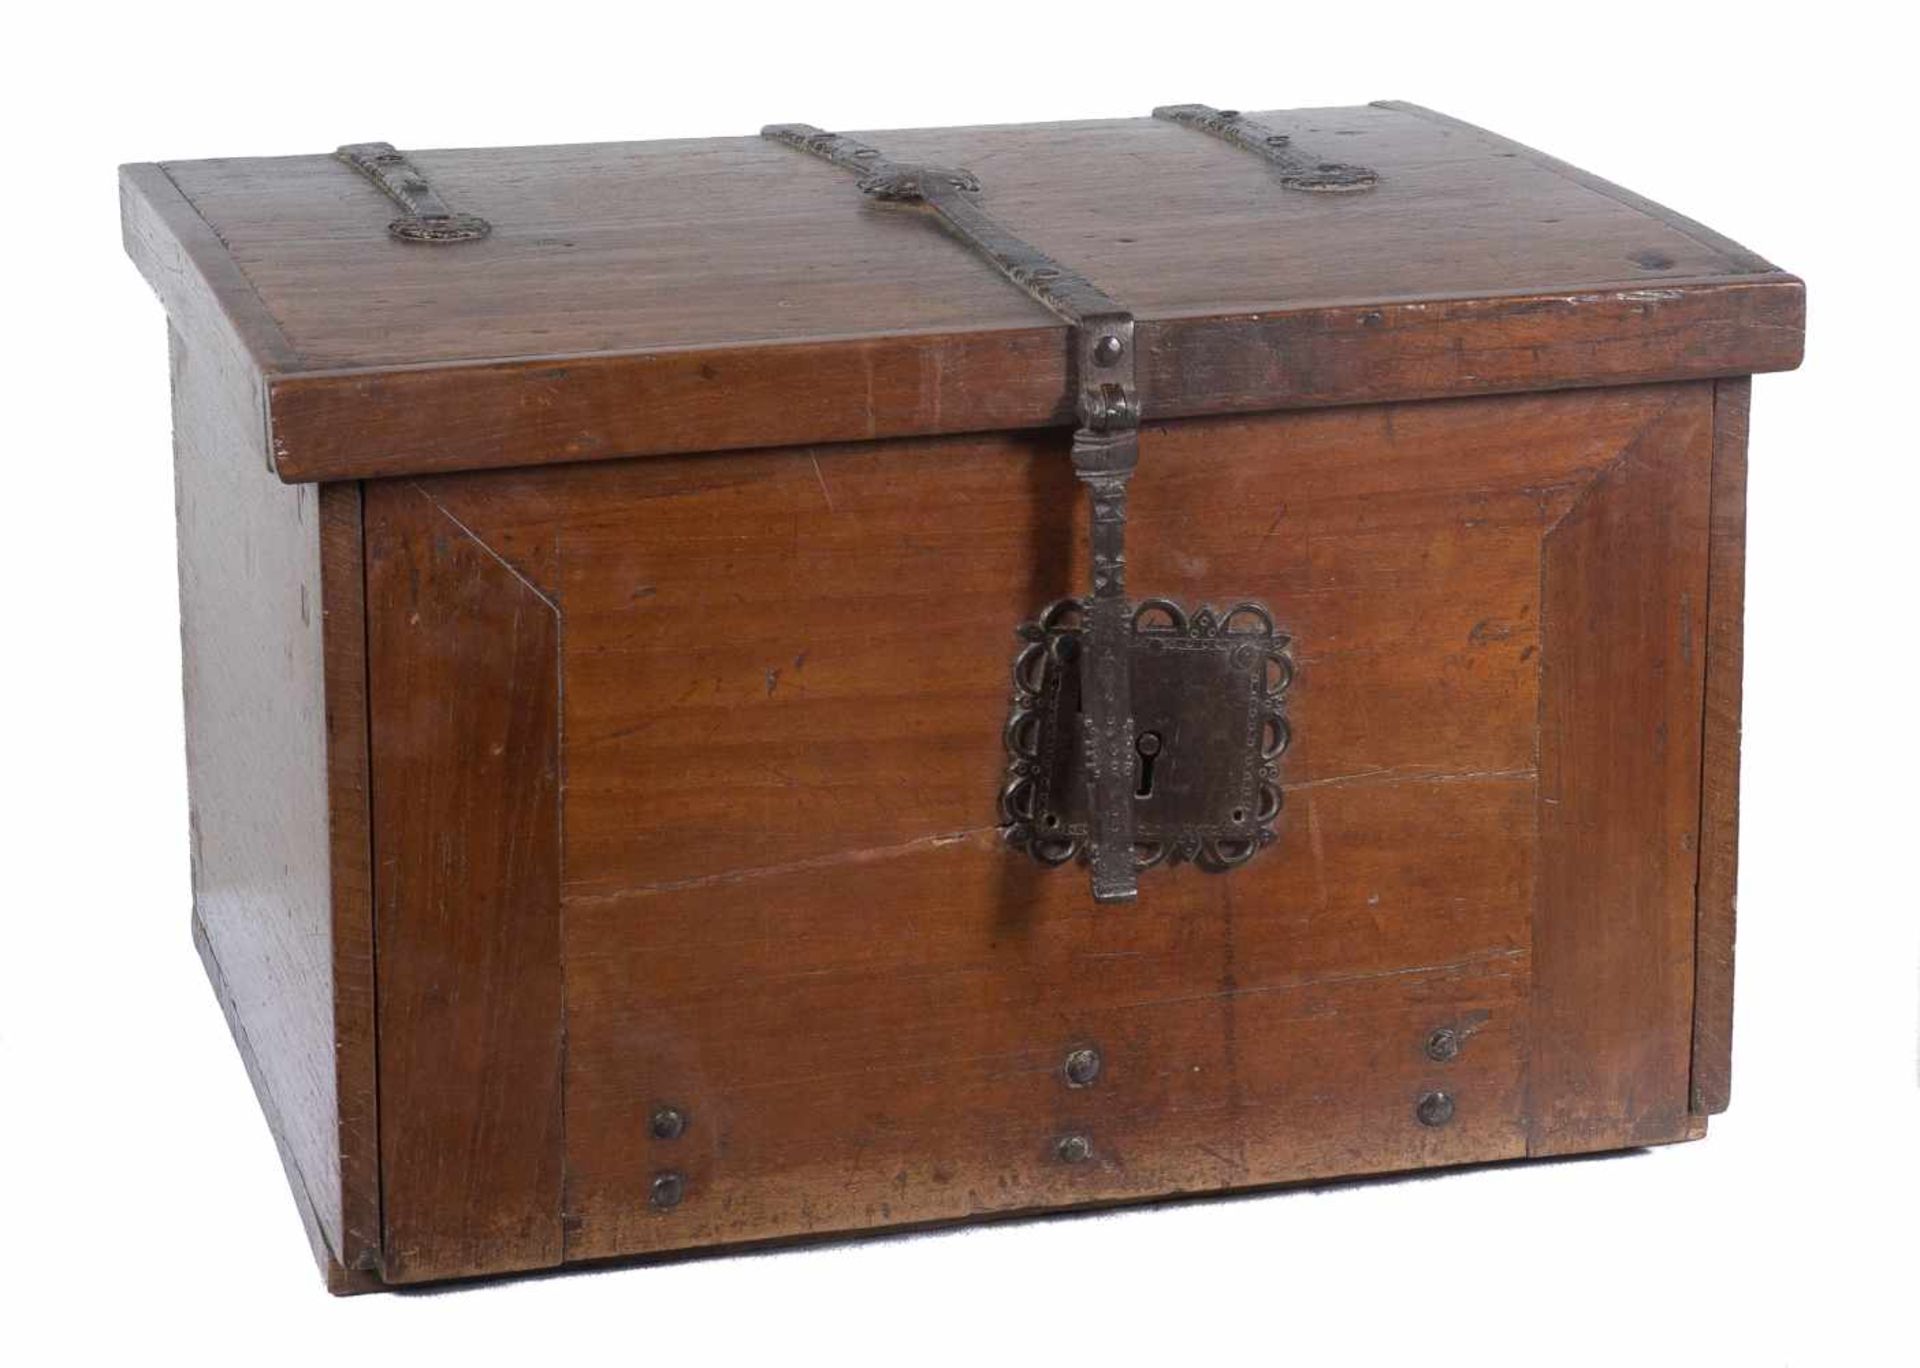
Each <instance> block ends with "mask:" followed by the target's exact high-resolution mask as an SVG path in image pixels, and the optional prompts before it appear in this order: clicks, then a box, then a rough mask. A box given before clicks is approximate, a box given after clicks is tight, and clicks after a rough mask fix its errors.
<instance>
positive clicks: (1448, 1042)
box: [1427, 1026, 1460, 1064]
mask: <svg viewBox="0 0 1920 1368" xmlns="http://www.w3.org/2000/svg"><path fill="white" fill-rule="evenodd" d="M1459 1053H1460V1033H1459V1032H1458V1031H1456V1030H1454V1029H1453V1027H1451V1026H1442V1027H1440V1028H1438V1029H1437V1030H1435V1031H1434V1033H1433V1034H1432V1035H1430V1036H1428V1037H1427V1058H1428V1059H1432V1060H1436V1061H1438V1062H1439V1063H1442V1064H1444V1063H1446V1062H1447V1061H1448V1060H1449V1059H1452V1058H1453V1057H1454V1056H1455V1055H1457V1054H1459Z"/></svg>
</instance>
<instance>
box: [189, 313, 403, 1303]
mask: <svg viewBox="0 0 1920 1368" xmlns="http://www.w3.org/2000/svg"><path fill="white" fill-rule="evenodd" d="M200 336H201V337H202V339H203V342H202V343H200V344H195V343H193V342H192V341H190V340H189V339H187V338H185V337H184V336H183V335H182V334H181V333H179V332H178V331H175V332H173V334H172V339H173V349H172V352H173V396H174V450H175V474H176V503H177V508H178V514H179V520H180V605H181V625H182V631H181V643H182V659H183V663H184V668H185V694H186V737H187V772H188V783H189V786H190V791H191V812H192V831H191V835H192V854H193V884H194V921H195V928H196V939H197V940H198V941H199V942H200V948H201V954H202V958H203V959H204V960H205V962H206V964H207V967H208V971H209V974H210V976H211V977H212V978H213V979H214V983H215V989H216V991H217V992H218V993H219V995H220V1000H221V1006H222V1009H223V1010H224V1011H225V1012H226V1014H227V1019H228V1021H229V1023H230V1024H231V1025H232V1027H233V1031H234V1035H235V1038H236V1039H237V1040H238V1041H239V1043H240V1046H241V1050H242V1054H243V1055H244V1056H245V1057H246V1058H247V1060H248V1071H249V1074H250V1076H251V1077H252V1079H253V1082H254V1086H255V1089H256V1091H257V1092H258V1094H259V1096H260V1101H261V1105H262V1108H263V1109H264V1110H265V1111H266V1113H267V1119H268V1123H269V1125H270V1126H271V1127H272V1128H273V1132H274V1136H275V1139H276V1142H277V1143H278V1144H279V1146H280V1150H281V1154H282V1157H283V1159H284V1160H285V1162H286V1166H287V1171H288V1177H289V1180H290V1182H291V1184H292V1186H293V1190H294V1197H295V1200H296V1202H297V1203H298V1204H299V1206H300V1208H301V1213H302V1216H303V1218H304V1219H305V1221H306V1223H307V1227H308V1230H309V1233H310V1234H311V1236H312V1240H313V1245H314V1253H315V1256H316V1258H317V1259H318V1260H319V1261H320V1263H321V1266H322V1268H323V1270H324V1271H325V1273H326V1276H327V1278H328V1281H329V1283H330V1285H335V1286H338V1287H347V1286H350V1285H352V1284H353V1283H354V1282H355V1281H356V1279H358V1278H359V1277H360V1276H361V1275H362V1273H363V1271H364V1270H365V1269H367V1268H369V1267H371V1266H372V1264H373V1251H374V1250H375V1248H377V1243H378V1241H377V1208H378V1188H377V1185H376V1183H375V1180H374V1176H373V1172H372V1162H373V1152H372V1145H373V1137H374V1125H375V1123H374V1118H373V1115H372V1110H371V1101H372V1086H373V1083H372V1077H373V1068H372V1065H373V1061H372V1056H371V1052H370V1041H371V1037H372V1001H371V985H372V964H371V961H370V958H369V956H368V953H367V951H368V945H369V927H368V911H369V908H368V903H367V898H366V878H367V851H366V822H365V815H364V811H362V810H360V809H359V808H358V806H357V805H358V804H359V803H360V801H361V798H360V796H359V795H360V793H361V789H360V787H359V783H360V781H359V778H358V776H359V774H360V772H361V771H362V770H363V769H364V758H365V739H364V727H365V715H364V707H363V699H362V696H361V690H360V685H359V679H360V664H359V662H360V621H359V610H358V600H359V594H360V564H359V559H358V555H357V552H356V548H355V546H354V541H355V539H356V538H357V522H358V512H357V507H356V501H355V500H354V498H353V495H352V492H351V491H350V490H349V491H345V492H339V491H328V492H326V493H322V492H320V491H317V490H315V489H312V488H309V487H306V486H297V487H292V488H289V487H288V486H286V485H284V484H282V483H280V482H279V481H278V480H276V479H274V478H273V475H272V473H271V472H270V471H269V470H268V468H267V463H266V460H265V453H264V450H263V442H264V432H265V425H264V423H263V421H262V413H261V397H260V390H259V382H258V376H257V374H256V373H255V372H254V371H253V369H252V367H251V365H250V364H249V363H248V362H247V361H246V360H245V359H244V358H242V357H241V356H240V355H239V353H238V349H237V347H236V346H235V344H234V343H233V341H232V339H231V337H230V336H229V337H227V338H226V340H225V341H224V343H223V342H222V341H220V340H219V332H218V326H217V320H214V319H207V318H203V319H202V320H201V322H200Z"/></svg>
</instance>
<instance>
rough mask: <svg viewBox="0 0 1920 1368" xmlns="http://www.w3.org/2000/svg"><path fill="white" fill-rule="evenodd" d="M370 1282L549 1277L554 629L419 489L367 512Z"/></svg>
mask: <svg viewBox="0 0 1920 1368" xmlns="http://www.w3.org/2000/svg"><path fill="white" fill-rule="evenodd" d="M366 523H367V527H366V538H367V607H368V637H369V642H368V663H369V673H368V680H369V686H368V689H369V697H370V699H371V703H372V716H373V727H372V763H373V773H374V786H373V829H374V833H375V836H374V851H375V860H376V865H375V887H376V889H377V903H376V914H375V925H376V928H377V936H378V943H379V966H380V968H379V1004H380V1042H379V1051H380V1118H381V1119H380V1154H381V1168H380V1172H381V1182H382V1192H383V1197H384V1214H385V1238H384V1241H383V1250H384V1261H383V1265H382V1273H383V1275H384V1276H385V1278H386V1279H387V1280H388V1281H389V1282H412V1281H418V1280H424V1279H431V1278H443V1277H452V1276H458V1275H460V1274H463V1273H471V1272H477V1271H508V1270H512V1269H521V1268H539V1267H544V1266H546V1265H549V1264H553V1263H557V1262H558V1261H559V1258H560V1253H561V1243H560V1191H561V1188H560V1183H561V1150H560V1120H561V1117H560V1061H561V1032H562V1019H561V1003H562V997H561V972H560V932H561V927H560V905H559V883H558V879H559V868H560V865H559V861H560V809H559V791H560V759H561V758H560V753H559V747H560V731H559V727H560V716H559V706H560V687H561V685H560V668H559V666H560V619H559V614H558V612H557V610H556V609H555V607H554V605H553V604H552V603H551V602H550V601H548V599H547V598H546V597H545V596H544V595H543V594H542V593H541V592H540V591H539V590H537V589H535V588H534V587H533V586H532V585H530V584H529V583H528V582H527V581H526V580H525V579H524V578H523V577H522V576H521V575H520V574H518V573H517V572H516V571H515V570H514V569H513V568H512V567H510V566H509V565H507V564H506V563H504V562H503V561H502V560H501V559H500V558H499V557H498V556H497V555H495V554H494V553H493V551H492V550H491V549H490V548H488V547H486V546H484V545H482V544H481V543H480V542H478V541H476V540H475V538H474V537H473V536H472V535H471V534H470V533H469V532H468V531H467V530H466V529H465V528H464V527H463V526H462V524H461V523H460V522H459V521H458V520H456V519H454V518H452V517H450V516H449V515H448V514H447V512H446V511H445V510H444V509H443V508H442V507H441V506H440V505H439V504H438V502H437V501H436V500H435V499H434V498H433V497H432V496H431V495H430V494H428V493H426V492H424V491H422V490H421V489H420V488H418V487H416V486H414V485H412V484H408V483H399V484H387V485H381V486H377V487H375V488H373V489H371V490H370V491H369V492H368V495H367V512H366Z"/></svg>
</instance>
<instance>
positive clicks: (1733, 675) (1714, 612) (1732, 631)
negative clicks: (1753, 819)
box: [1693, 379, 1753, 1115]
mask: <svg viewBox="0 0 1920 1368" xmlns="http://www.w3.org/2000/svg"><path fill="white" fill-rule="evenodd" d="M1752 388H1753V387H1752V382H1751V381H1748V380H1744V379H1743V380H1723V381H1721V382H1720V384H1718V385H1716V386H1715V387H1714V400H1713V493H1712V514H1711V516H1712V526H1711V528H1710V530H1709V542H1708V547H1707V636H1706V643H1705V644H1706V651H1707V681H1706V715H1705V719H1704V728H1703V730H1702V733H1701V766H1700V888H1699V918H1700V920H1699V926H1698V927H1697V929H1696V932H1695V936H1694V954H1695V965H1694V998H1693V1110H1694V1111H1695V1112H1697V1113H1700V1114H1702V1115H1706V1114H1710V1113H1713V1112H1722V1111H1725V1110H1726V1109H1727V1104H1728V1101H1729V1099H1730V1095H1731V1089H1732V1066H1733V936H1734V892H1735V885H1736V883H1737V882H1738V879H1737V875H1738V869H1739V855H1740V690H1741V667H1742V660H1743V654H1744V653H1743V651H1742V648H1741V638H1742V630H1743V626H1744V617H1745V610H1746V581H1747V563H1746V557H1747V413H1748V408H1749V404H1750V401H1751V397H1752Z"/></svg>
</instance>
